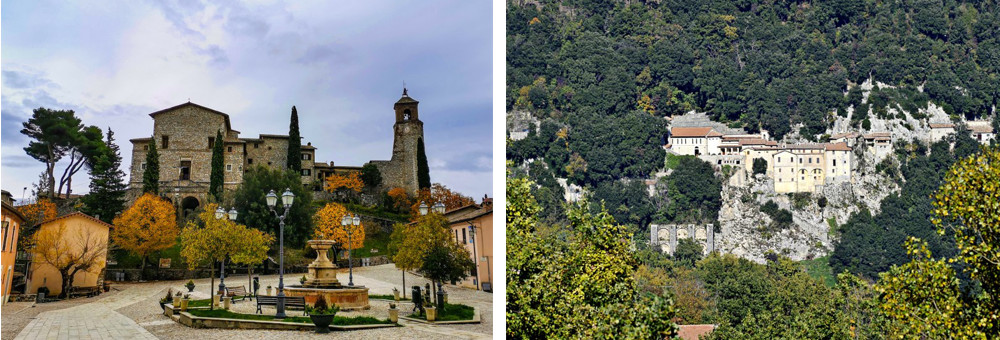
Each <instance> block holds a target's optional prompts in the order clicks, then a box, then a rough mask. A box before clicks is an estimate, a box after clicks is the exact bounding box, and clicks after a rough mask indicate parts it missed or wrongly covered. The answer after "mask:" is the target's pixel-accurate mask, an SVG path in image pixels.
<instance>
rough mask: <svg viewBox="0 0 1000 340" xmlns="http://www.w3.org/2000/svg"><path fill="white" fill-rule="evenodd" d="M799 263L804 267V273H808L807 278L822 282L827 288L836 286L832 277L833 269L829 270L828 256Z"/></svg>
mask: <svg viewBox="0 0 1000 340" xmlns="http://www.w3.org/2000/svg"><path fill="white" fill-rule="evenodd" d="M799 263H801V264H802V265H803V266H805V267H806V273H809V276H812V277H813V278H814V279H817V280H819V281H820V282H823V283H824V284H826V286H827V287H831V288H832V287H834V286H836V285H837V278H836V277H834V276H833V269H831V268H830V256H823V257H817V258H815V259H812V260H804V261H800V262H799Z"/></svg>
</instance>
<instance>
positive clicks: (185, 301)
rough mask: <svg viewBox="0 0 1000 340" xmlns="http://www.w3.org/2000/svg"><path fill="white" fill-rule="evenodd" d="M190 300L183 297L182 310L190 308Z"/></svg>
mask: <svg viewBox="0 0 1000 340" xmlns="http://www.w3.org/2000/svg"><path fill="white" fill-rule="evenodd" d="M188 301H191V299H181V310H182V311H187V310H188Z"/></svg>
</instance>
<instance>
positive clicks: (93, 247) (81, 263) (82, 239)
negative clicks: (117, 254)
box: [32, 223, 108, 297]
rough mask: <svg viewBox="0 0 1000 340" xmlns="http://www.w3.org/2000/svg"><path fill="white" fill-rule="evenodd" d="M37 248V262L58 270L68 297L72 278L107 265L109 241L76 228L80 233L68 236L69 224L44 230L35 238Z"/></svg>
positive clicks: (62, 294)
mask: <svg viewBox="0 0 1000 340" xmlns="http://www.w3.org/2000/svg"><path fill="white" fill-rule="evenodd" d="M32 239H33V242H34V244H35V247H34V248H32V249H33V250H32V251H33V252H34V254H35V257H34V260H35V261H37V262H40V263H45V264H48V265H51V266H53V267H55V268H56V270H57V271H58V272H59V276H60V277H61V278H62V292H61V293H60V294H59V295H60V296H62V297H65V296H66V295H67V293H68V292H69V288H70V287H72V286H73V278H74V277H75V276H76V274H77V273H79V272H81V271H84V272H95V273H96V272H97V271H99V270H100V268H102V267H103V266H104V259H105V258H106V256H107V253H108V242H107V240H105V239H102V238H100V237H97V235H96V234H95V233H88V232H85V231H84V230H83V229H77V232H76V233H74V234H72V235H70V234H67V231H66V225H65V224H63V223H60V224H59V227H55V228H45V229H42V230H40V231H38V232H37V233H35V235H34V236H33V237H32Z"/></svg>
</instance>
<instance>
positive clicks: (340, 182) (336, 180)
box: [326, 171, 365, 192]
mask: <svg viewBox="0 0 1000 340" xmlns="http://www.w3.org/2000/svg"><path fill="white" fill-rule="evenodd" d="M364 187H365V182H364V181H362V180H361V174H360V173H359V172H357V171H352V172H349V173H348V174H346V175H338V174H332V175H330V176H328V177H326V191H329V192H334V191H337V190H339V189H340V188H345V189H349V190H354V191H355V192H361V189H363V188H364Z"/></svg>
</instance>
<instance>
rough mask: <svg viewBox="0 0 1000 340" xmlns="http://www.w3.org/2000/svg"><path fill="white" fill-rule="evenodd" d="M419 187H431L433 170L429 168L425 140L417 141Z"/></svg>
mask: <svg viewBox="0 0 1000 340" xmlns="http://www.w3.org/2000/svg"><path fill="white" fill-rule="evenodd" d="M417 185H418V186H419V187H420V189H428V188H430V187H431V169H430V167H428V166H427V153H425V152H424V139H423V138H419V139H417Z"/></svg>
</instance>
